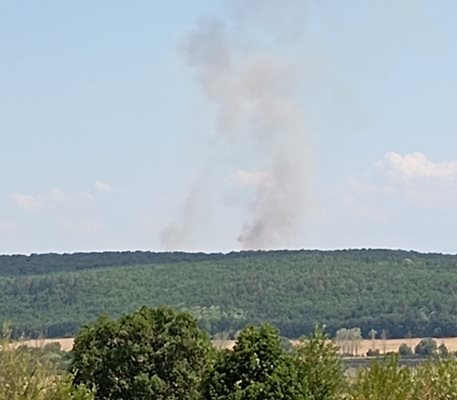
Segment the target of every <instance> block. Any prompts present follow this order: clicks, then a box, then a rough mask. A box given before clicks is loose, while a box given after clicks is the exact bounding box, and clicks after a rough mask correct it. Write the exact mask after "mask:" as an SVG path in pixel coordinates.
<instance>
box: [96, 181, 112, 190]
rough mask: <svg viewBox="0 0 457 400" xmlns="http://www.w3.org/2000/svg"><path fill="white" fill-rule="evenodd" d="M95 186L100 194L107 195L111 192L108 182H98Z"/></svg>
mask: <svg viewBox="0 0 457 400" xmlns="http://www.w3.org/2000/svg"><path fill="white" fill-rule="evenodd" d="M94 186H95V189H96V190H97V191H98V192H103V193H107V192H110V191H111V185H110V184H109V183H108V182H104V181H100V180H96V181H95V183H94Z"/></svg>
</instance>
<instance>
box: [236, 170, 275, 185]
mask: <svg viewBox="0 0 457 400" xmlns="http://www.w3.org/2000/svg"><path fill="white" fill-rule="evenodd" d="M229 179H230V180H231V181H233V182H235V183H237V184H239V185H241V186H255V187H257V186H260V185H268V184H269V183H270V182H271V181H272V177H271V175H270V174H269V173H268V172H265V171H245V170H242V169H239V170H237V171H235V172H234V173H233V174H231V175H230V176H229Z"/></svg>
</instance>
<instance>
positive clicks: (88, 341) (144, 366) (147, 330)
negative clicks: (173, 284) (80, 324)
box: [71, 307, 210, 400]
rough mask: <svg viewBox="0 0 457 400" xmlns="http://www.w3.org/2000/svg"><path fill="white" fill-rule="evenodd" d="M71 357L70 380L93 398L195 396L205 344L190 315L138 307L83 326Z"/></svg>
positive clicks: (204, 364) (205, 363) (205, 354)
mask: <svg viewBox="0 0 457 400" xmlns="http://www.w3.org/2000/svg"><path fill="white" fill-rule="evenodd" d="M73 356H74V358H73V363H72V366H71V370H72V371H73V372H74V374H75V379H74V381H75V383H76V384H81V383H83V384H86V385H87V386H91V387H92V386H94V387H95V389H96V393H97V394H96V398H97V399H110V400H116V399H119V400H121V399H144V400H148V399H149V400H152V399H154V400H160V399H196V398H198V395H199V390H200V384H201V379H202V376H203V374H204V372H205V371H206V368H207V366H208V364H209V356H210V342H209V339H208V337H207V336H206V334H205V333H204V332H202V331H200V330H199V329H198V327H197V324H196V321H195V320H194V319H193V318H192V316H191V315H190V314H188V313H182V312H176V311H174V310H172V309H170V308H166V307H161V308H157V309H150V308H147V307H143V308H141V309H140V310H139V311H137V312H135V313H133V314H131V315H126V316H123V317H122V318H120V319H119V320H110V319H108V318H106V317H103V318H100V319H99V320H98V322H97V323H96V324H94V325H90V326H86V327H84V328H83V329H82V330H81V332H80V333H79V334H78V336H77V337H76V340H75V345H74V349H73Z"/></svg>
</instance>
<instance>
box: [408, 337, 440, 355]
mask: <svg viewBox="0 0 457 400" xmlns="http://www.w3.org/2000/svg"><path fill="white" fill-rule="evenodd" d="M437 348H438V345H437V344H436V340H433V339H432V338H427V339H422V340H421V341H420V342H419V343H418V344H417V346H416V347H415V349H414V352H415V353H416V356H419V357H429V356H433V355H435V354H436V350H437Z"/></svg>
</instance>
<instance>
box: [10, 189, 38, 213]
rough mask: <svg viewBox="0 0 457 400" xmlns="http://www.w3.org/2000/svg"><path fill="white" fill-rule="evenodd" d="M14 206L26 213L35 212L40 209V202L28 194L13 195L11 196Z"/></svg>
mask: <svg viewBox="0 0 457 400" xmlns="http://www.w3.org/2000/svg"><path fill="white" fill-rule="evenodd" d="M9 198H10V199H11V200H13V202H14V204H15V205H16V206H17V207H18V208H20V209H21V210H24V211H28V212H30V211H34V210H36V209H38V208H39V207H40V203H41V202H40V200H39V199H38V198H37V197H34V196H31V195H28V194H19V193H13V194H10V195H9Z"/></svg>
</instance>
